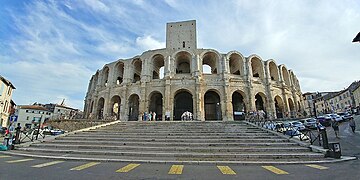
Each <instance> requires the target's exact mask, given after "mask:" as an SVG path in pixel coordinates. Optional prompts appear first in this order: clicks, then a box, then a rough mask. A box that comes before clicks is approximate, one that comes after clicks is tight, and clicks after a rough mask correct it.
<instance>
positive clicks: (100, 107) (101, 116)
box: [96, 98, 105, 119]
mask: <svg viewBox="0 0 360 180" xmlns="http://www.w3.org/2000/svg"><path fill="white" fill-rule="evenodd" d="M104 105H105V99H104V98H100V99H99V101H98V105H97V111H96V112H97V119H104Z"/></svg>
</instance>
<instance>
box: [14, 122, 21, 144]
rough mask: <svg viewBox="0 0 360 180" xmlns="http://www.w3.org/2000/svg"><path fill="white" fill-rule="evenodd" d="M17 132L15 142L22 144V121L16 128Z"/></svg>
mask: <svg viewBox="0 0 360 180" xmlns="http://www.w3.org/2000/svg"><path fill="white" fill-rule="evenodd" d="M15 130H16V134H15V144H20V132H21V125H20V123H18V124H17V127H16V128H15Z"/></svg>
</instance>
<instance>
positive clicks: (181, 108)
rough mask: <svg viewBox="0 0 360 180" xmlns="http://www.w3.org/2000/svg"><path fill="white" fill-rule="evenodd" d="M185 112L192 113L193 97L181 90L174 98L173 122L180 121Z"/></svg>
mask: <svg viewBox="0 0 360 180" xmlns="http://www.w3.org/2000/svg"><path fill="white" fill-rule="evenodd" d="M186 111H189V112H191V113H193V97H192V95H191V94H190V93H189V92H187V91H186V90H181V91H179V92H178V93H177V94H176V95H175V97H174V120H181V115H182V114H183V113H184V112H186Z"/></svg>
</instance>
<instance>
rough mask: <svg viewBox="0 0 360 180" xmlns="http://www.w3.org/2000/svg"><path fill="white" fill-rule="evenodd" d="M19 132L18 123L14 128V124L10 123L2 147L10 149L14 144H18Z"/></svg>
mask: <svg viewBox="0 0 360 180" xmlns="http://www.w3.org/2000/svg"><path fill="white" fill-rule="evenodd" d="M20 131H21V126H20V123H18V124H17V127H16V128H15V126H14V123H10V125H9V127H8V128H7V129H6V131H5V138H4V142H3V145H4V146H7V147H12V146H13V144H14V143H16V144H19V143H20Z"/></svg>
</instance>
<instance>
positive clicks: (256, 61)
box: [249, 55, 265, 79]
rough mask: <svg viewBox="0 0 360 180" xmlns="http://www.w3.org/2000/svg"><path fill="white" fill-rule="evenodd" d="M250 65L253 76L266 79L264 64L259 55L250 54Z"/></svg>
mask: <svg viewBox="0 0 360 180" xmlns="http://www.w3.org/2000/svg"><path fill="white" fill-rule="evenodd" d="M249 65H250V66H251V71H250V72H251V76H252V77H255V78H260V79H264V74H265V73H264V64H263V61H262V60H261V58H260V57H259V56H256V55H252V56H250V57H249Z"/></svg>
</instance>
